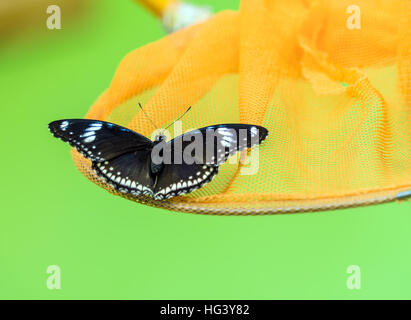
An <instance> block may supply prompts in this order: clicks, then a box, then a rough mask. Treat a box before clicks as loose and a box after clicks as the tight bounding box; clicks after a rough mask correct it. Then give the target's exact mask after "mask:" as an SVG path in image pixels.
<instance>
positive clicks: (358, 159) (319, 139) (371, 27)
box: [73, 0, 411, 214]
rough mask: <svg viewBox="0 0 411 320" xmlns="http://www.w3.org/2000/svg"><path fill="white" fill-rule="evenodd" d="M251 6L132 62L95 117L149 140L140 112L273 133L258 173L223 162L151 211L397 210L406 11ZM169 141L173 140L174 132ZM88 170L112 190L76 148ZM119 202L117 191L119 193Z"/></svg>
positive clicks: (409, 155) (294, 3) (405, 126)
mask: <svg viewBox="0 0 411 320" xmlns="http://www.w3.org/2000/svg"><path fill="white" fill-rule="evenodd" d="M351 4H352V1H346V0H333V1H316V0H312V1H309V0H289V1H287V2H284V1H279V0H277V1H263V0H244V1H243V2H242V3H241V7H240V10H239V12H233V11H225V12H221V13H219V14H216V15H214V16H213V17H212V18H210V19H209V20H207V21H206V22H204V23H201V24H196V25H194V26H192V27H189V28H185V29H183V30H181V31H178V32H175V33H172V34H170V35H169V36H166V37H165V38H163V39H161V40H159V41H156V42H154V43H151V44H148V45H146V46H144V47H142V48H139V49H136V50H134V51H132V52H131V53H129V54H128V55H127V56H126V57H125V58H124V59H123V61H122V62H121V64H120V65H119V67H118V69H117V71H116V73H115V76H114V78H113V81H112V83H111V85H110V87H109V88H108V89H107V90H106V91H105V92H104V93H103V94H102V95H101V96H100V97H99V99H98V100H97V102H96V103H95V104H94V105H93V106H92V107H91V109H90V110H89V112H88V113H87V115H86V118H94V119H100V120H107V121H111V122H115V123H118V124H120V125H126V126H127V127H128V128H130V129H132V130H135V131H137V132H140V133H142V134H145V135H146V136H148V137H151V133H152V127H151V124H150V123H149V121H148V120H147V118H146V117H145V116H144V115H143V114H142V113H141V112H139V108H138V107H137V102H141V103H143V105H144V108H145V111H146V113H147V114H148V115H149V116H150V117H151V118H152V119H153V120H154V122H155V123H157V124H158V125H161V126H164V125H165V124H167V123H169V122H170V121H171V120H173V119H175V118H176V117H177V116H178V115H180V114H181V113H182V112H183V111H184V110H185V109H186V108H187V106H189V105H192V106H193V108H192V111H191V112H189V113H188V114H187V115H186V116H185V118H184V119H183V125H184V127H183V130H184V131H186V130H188V129H192V128H199V127H203V126H206V125H211V124H216V123H230V122H241V123H252V124H258V125H262V126H264V127H266V128H267V129H268V130H269V131H270V136H269V137H268V138H267V139H266V141H265V142H264V143H263V144H262V145H261V147H260V149H259V170H258V172H257V174H255V175H242V174H241V173H240V172H241V171H240V169H241V168H240V167H241V166H240V165H238V164H229V163H226V164H225V165H223V166H222V167H221V170H220V173H219V174H218V175H217V177H216V178H215V179H214V180H213V181H212V182H211V183H210V184H209V185H207V186H206V187H204V188H202V189H200V190H197V191H196V192H194V193H192V194H189V195H186V196H180V197H176V198H172V199H170V200H168V201H154V200H152V199H150V198H144V197H138V198H131V197H128V198H129V199H132V200H135V201H137V202H140V203H146V204H149V205H152V206H157V207H162V208H166V209H170V210H177V211H186V212H196V213H208V214H267V213H278V212H295V211H310V210H324V209H331V208H340V207H347V206H357V205H365V204H371V203H379V202H385V201H392V200H395V199H397V198H403V197H405V196H407V195H410V192H409V191H410V190H411V1H409V0H402V1H401V0H396V1H375V0H369V1H368V0H357V1H356V5H357V6H358V8H360V9H361V27H360V28H358V29H357V28H354V29H353V28H349V27H348V21H349V18H350V16H351V15H352V13H347V8H348V7H349V6H350V5H351ZM172 134H173V132H172ZM73 157H74V161H75V163H76V165H77V167H78V168H79V170H80V171H81V172H82V173H83V174H84V175H85V176H86V177H87V178H88V179H90V180H91V181H93V182H95V183H97V184H99V185H100V186H102V187H104V188H105V189H107V190H109V191H110V192H112V193H115V194H119V193H117V192H116V191H114V190H112V189H111V188H110V186H108V185H107V184H104V183H102V182H101V181H100V180H98V178H97V177H96V176H95V175H94V173H93V172H92V171H91V169H90V162H89V161H88V160H86V159H85V158H83V157H82V156H81V155H79V154H78V153H77V152H76V151H74V150H73ZM119 195H121V196H123V195H122V194H119Z"/></svg>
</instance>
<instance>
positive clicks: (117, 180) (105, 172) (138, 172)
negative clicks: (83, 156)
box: [92, 150, 155, 196]
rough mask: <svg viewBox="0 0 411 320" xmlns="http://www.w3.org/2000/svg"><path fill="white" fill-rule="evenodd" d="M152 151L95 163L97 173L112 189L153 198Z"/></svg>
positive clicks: (93, 165)
mask: <svg viewBox="0 0 411 320" xmlns="http://www.w3.org/2000/svg"><path fill="white" fill-rule="evenodd" d="M150 154H151V151H150V150H144V151H134V152H128V153H125V154H122V155H120V156H118V157H116V158H114V159H111V160H106V161H104V162H93V163H92V168H93V169H94V171H95V173H96V174H97V175H98V176H99V177H101V178H102V180H103V181H105V182H107V183H108V184H109V185H110V186H111V187H112V188H114V189H116V190H118V191H120V192H123V193H131V194H133V195H150V196H153V191H152V190H153V186H154V181H155V179H154V177H153V176H152V175H151V174H150V165H151V160H150Z"/></svg>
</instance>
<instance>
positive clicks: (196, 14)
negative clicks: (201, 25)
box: [138, 0, 212, 33]
mask: <svg viewBox="0 0 411 320" xmlns="http://www.w3.org/2000/svg"><path fill="white" fill-rule="evenodd" d="M138 2H140V3H141V4H143V5H144V6H145V7H147V8H149V9H150V11H152V12H153V13H154V14H155V15H157V16H159V17H160V18H161V19H162V22H163V25H164V27H165V29H166V31H167V32H168V33H171V32H175V31H177V30H180V29H183V28H185V27H188V26H191V25H193V24H195V23H198V22H202V21H205V20H207V19H208V18H210V17H211V15H212V13H211V10H210V8H208V7H205V6H198V5H193V4H190V3H186V2H183V1H176V0H138Z"/></svg>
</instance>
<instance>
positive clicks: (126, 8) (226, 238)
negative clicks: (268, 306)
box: [0, 0, 411, 299]
mask: <svg viewBox="0 0 411 320" xmlns="http://www.w3.org/2000/svg"><path fill="white" fill-rule="evenodd" d="M193 2H194V3H208V4H210V5H211V6H212V8H213V9H214V11H220V10H222V9H225V8H229V9H237V8H238V1H237V0H225V1H222V0H214V1H211V0H203V1H193ZM50 4H52V3H50ZM34 14H38V15H42V18H41V19H40V20H41V23H39V25H36V26H34V27H30V28H28V29H30V30H28V29H26V30H25V31H24V32H20V33H16V34H15V35H13V36H12V37H11V36H10V37H7V39H3V40H2V41H1V43H0V97H1V108H2V109H1V110H2V122H1V126H0V128H1V129H0V130H1V134H0V139H1V150H2V151H1V158H0V159H1V160H0V161H1V162H0V164H1V174H0V179H1V204H0V208H1V213H0V217H1V218H0V298H11V299H15V298H28V299H35V298H40V299H43V298H46V299H63V298H79V299H86V298H96V299H98V298H116V299H117V298H125V299H162V298H164V299H201V298H205V299H276V298H281V299H288V298H297V299H300V298H309V299H315V298H331V299H337V298H342V299H357V298H408V299H409V298H411V288H410V287H411V258H410V247H411V237H410V232H409V230H410V224H411V214H410V213H411V202H407V201H405V202H398V203H389V204H382V205H378V206H369V207H363V208H356V209H345V210H338V211H327V212H319V213H308V214H294V215H273V216H257V217H252V216H250V217H218V216H202V215H193V214H185V213H175V212H167V211H165V210H161V209H154V208H149V207H146V206H143V205H139V204H136V203H134V202H131V201H127V200H125V199H122V198H120V197H115V196H112V195H110V194H109V193H108V192H106V191H104V190H103V189H101V188H98V187H96V186H95V185H94V184H92V183H90V182H89V181H88V180H86V179H85V178H84V177H83V176H82V175H81V174H80V173H79V172H78V171H77V170H76V168H75V166H74V164H73V162H72V160H71V156H70V148H69V146H68V145H66V144H64V143H62V142H60V141H58V140H56V139H55V138H53V137H52V136H51V135H50V133H49V132H48V130H47V123H48V122H50V121H52V120H56V119H61V118H71V117H74V118H75V117H82V116H83V115H84V114H85V113H86V111H87V110H88V108H89V106H90V105H91V104H92V103H93V102H94V101H95V99H96V98H97V97H98V96H99V94H100V93H101V92H102V91H103V90H104V89H105V88H106V87H108V85H109V83H110V81H111V78H112V76H113V74H114V71H115V69H116V66H117V65H118V63H119V62H120V60H121V59H122V57H123V56H124V55H125V54H126V53H127V52H129V51H131V50H133V49H135V48H137V47H139V46H142V45H144V44H146V43H149V42H150V41H153V40H156V39H159V38H160V37H162V36H164V35H165V33H164V31H163V29H162V27H161V25H160V23H159V22H158V21H157V20H156V19H155V18H154V17H153V16H152V15H151V14H150V13H149V12H147V11H145V10H144V9H143V8H141V7H140V6H138V5H136V4H135V3H133V2H132V1H127V0H122V1H112V0H107V1H101V0H100V1H98V2H93V3H90V4H89V5H88V6H86V7H85V8H84V12H83V13H82V14H80V15H78V16H77V17H75V18H74V17H73V18H71V19H70V18H69V17H67V18H65V15H64V11H63V12H62V26H63V29H62V30H54V31H50V30H47V29H46V25H45V20H46V17H47V15H46V6H40V7H39V8H38V12H37V13H36V12H34ZM49 265H58V266H60V268H61V284H62V288H61V290H49V289H47V287H46V280H47V277H48V274H47V273H46V269H47V267H48V266H49ZM349 265H358V266H359V267H360V268H361V289H360V290H349V289H347V286H346V280H347V277H348V274H347V273H346V270H347V267H348V266H349Z"/></svg>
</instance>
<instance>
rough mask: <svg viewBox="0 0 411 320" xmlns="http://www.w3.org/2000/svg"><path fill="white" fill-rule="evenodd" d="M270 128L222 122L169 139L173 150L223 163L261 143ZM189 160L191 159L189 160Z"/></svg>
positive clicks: (198, 160)
mask: <svg viewBox="0 0 411 320" xmlns="http://www.w3.org/2000/svg"><path fill="white" fill-rule="evenodd" d="M267 135H268V131H267V129H265V128H264V127H261V126H256V125H248V124H237V123H234V124H220V125H213V126H208V127H204V128H201V129H197V130H193V131H190V132H187V133H185V134H183V135H181V136H178V137H176V138H175V139H173V140H172V141H170V142H169V143H170V144H171V145H172V149H173V154H175V153H176V151H175V150H178V152H177V154H180V153H182V154H183V158H186V159H188V162H190V157H191V158H192V159H193V161H195V162H196V163H200V164H209V165H216V166H219V165H221V164H223V163H224V162H225V161H226V160H227V158H228V157H229V156H232V155H234V154H235V153H237V152H238V151H241V150H244V149H246V148H251V147H253V146H255V145H258V144H260V143H261V142H262V141H263V140H264V139H265V138H266V137H267ZM186 162H187V161H186Z"/></svg>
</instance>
